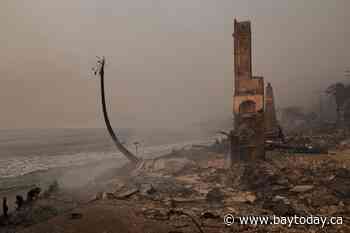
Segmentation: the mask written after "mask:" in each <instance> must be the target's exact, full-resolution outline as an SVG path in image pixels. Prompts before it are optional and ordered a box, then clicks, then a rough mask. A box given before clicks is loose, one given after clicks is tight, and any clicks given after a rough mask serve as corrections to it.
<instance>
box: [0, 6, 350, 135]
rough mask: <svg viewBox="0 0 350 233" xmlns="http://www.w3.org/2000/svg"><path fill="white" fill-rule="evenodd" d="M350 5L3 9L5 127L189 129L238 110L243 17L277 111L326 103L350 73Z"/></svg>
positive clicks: (0, 123) (0, 46) (0, 75)
mask: <svg viewBox="0 0 350 233" xmlns="http://www.w3.org/2000/svg"><path fill="white" fill-rule="evenodd" d="M349 9H350V1H348V0H333V1H320V0H310V1H304V0H265V1H259V0H234V1H233V0H220V1H212V0H177V1H170V0H162V1H160V0H148V1H129V0H128V1H127V0H117V1H112V0H106V1H97V0H84V1H83V0H69V1H68V0H61V1H47V0H34V1H25V0H15V1H13V0H3V1H1V3H0V17H1V20H0V28H1V29H2V31H1V37H0V51H1V53H0V58H1V63H0V83H1V85H0V93H1V94H0V95H1V98H0V106H1V117H0V128H59V127H103V126H104V123H103V120H102V114H101V113H100V112H101V109H100V96H99V95H100V94H99V83H98V79H97V78H95V77H93V75H92V72H91V68H92V67H93V66H94V64H95V62H96V59H95V56H96V55H98V56H105V57H106V58H107V66H106V84H107V100H108V103H109V107H110V112H111V120H112V123H113V124H114V125H115V126H117V127H121V126H123V127H141V128H142V127H143V128H152V127H157V128H176V129H189V128H190V127H197V126H198V124H200V123H201V122H210V121H213V120H214V121H215V120H217V121H221V120H227V119H230V117H231V112H232V107H231V106H232V91H233V65H232V64H233V57H232V52H233V48H232V47H233V46H232V36H231V34H232V32H233V18H234V17H236V18H237V19H238V20H248V19H249V20H251V21H252V33H253V73H254V74H256V75H262V76H264V77H265V80H266V81H269V82H271V83H272V85H273V86H274V88H275V97H276V102H277V105H278V106H288V105H294V104H301V105H303V106H308V105H312V104H317V103H318V96H319V93H317V91H319V90H320V89H325V87H326V86H327V85H329V84H331V83H334V82H336V81H337V80H340V81H342V80H344V79H345V78H344V70H346V69H348V68H349V67H350V45H349V44H348V42H349V41H350V29H349V25H348V23H349V22H350V13H349Z"/></svg>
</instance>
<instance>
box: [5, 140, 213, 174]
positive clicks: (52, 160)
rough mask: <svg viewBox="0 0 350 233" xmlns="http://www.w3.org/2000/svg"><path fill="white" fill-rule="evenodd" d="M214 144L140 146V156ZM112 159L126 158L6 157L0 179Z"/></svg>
mask: <svg viewBox="0 0 350 233" xmlns="http://www.w3.org/2000/svg"><path fill="white" fill-rule="evenodd" d="M212 142H213V139H212V138H208V139H204V140H194V141H188V142H182V143H173V144H167V145H160V146H149V147H142V146H140V148H139V153H138V156H140V157H142V158H154V157H158V156H161V155H164V154H167V153H170V152H171V151H173V150H178V149H181V148H184V147H189V146H191V145H194V144H201V145H209V144H210V143H212ZM112 158H116V159H123V158H124V157H123V156H122V154H121V153H119V152H84V153H74V154H65V155H55V156H45V155H29V156H28V155H26V156H15V157H5V158H0V178H11V177H18V176H23V175H25V174H29V173H33V172H36V171H44V170H48V169H53V168H60V167H72V166H81V165H86V164H91V163H94V162H96V163H97V162H100V161H103V160H107V159H112Z"/></svg>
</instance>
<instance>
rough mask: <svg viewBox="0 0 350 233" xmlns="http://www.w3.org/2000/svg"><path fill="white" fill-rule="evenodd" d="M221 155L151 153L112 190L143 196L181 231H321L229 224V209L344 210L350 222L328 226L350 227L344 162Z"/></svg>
mask: <svg viewBox="0 0 350 233" xmlns="http://www.w3.org/2000/svg"><path fill="white" fill-rule="evenodd" d="M218 157H219V156H217V157H216V158H215V159H212V160H208V161H207V162H205V161H195V160H192V159H186V158H181V159H176V160H173V159H170V160H169V161H167V162H165V161H147V162H146V163H148V164H144V165H142V168H139V169H138V172H137V174H134V176H132V177H130V179H129V180H128V182H126V183H124V184H123V188H119V189H118V190H116V191H115V192H114V193H113V195H109V196H108V195H105V198H106V199H124V200H129V201H131V202H132V203H135V202H137V203H142V205H143V208H142V210H141V211H140V214H141V215H143V216H144V217H145V218H150V219H154V220H158V221H168V223H169V224H171V225H172V226H173V227H174V229H177V230H178V231H177V232H193V230H194V229H197V231H198V232H199V231H201V230H202V231H203V232H232V231H233V232H236V231H239V232H320V231H319V230H320V226H316V225H315V226H308V225H298V226H293V227H291V228H288V227H287V226H283V225H261V226H260V225H259V226H254V225H240V224H234V225H233V226H230V227H227V226H225V225H224V224H223V217H224V215H225V214H227V213H231V214H234V215H235V216H252V215H253V216H260V215H263V216H272V215H276V216H294V215H297V216H310V215H313V216H319V215H321V216H342V217H343V218H344V224H343V225H332V226H327V229H326V231H324V232H349V231H350V228H347V226H346V222H347V221H348V220H349V217H350V207H349V204H350V169H349V168H347V167H344V166H343V165H342V164H339V162H337V161H335V160H331V159H326V160H324V159H322V160H315V159H310V158H309V157H302V156H300V157H295V156H289V157H284V158H281V159H273V160H269V161H264V162H258V163H237V164H234V165H233V166H232V168H231V169H229V170H228V169H224V168H223V167H224V166H223V161H224V160H223V158H222V157H223V155H222V157H221V158H218ZM175 161H176V162H175ZM150 164H152V165H150ZM163 164H172V166H170V167H167V166H163ZM174 213H178V214H174ZM179 213H183V214H179ZM199 228H200V230H199ZM321 232H322V231H321Z"/></svg>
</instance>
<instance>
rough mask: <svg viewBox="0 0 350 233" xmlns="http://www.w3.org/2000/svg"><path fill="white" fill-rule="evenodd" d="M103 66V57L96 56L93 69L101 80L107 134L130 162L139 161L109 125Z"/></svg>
mask: <svg viewBox="0 0 350 233" xmlns="http://www.w3.org/2000/svg"><path fill="white" fill-rule="evenodd" d="M104 67H105V58H104V57H102V58H98V61H97V67H96V68H95V69H94V73H95V75H99V76H100V82H101V100H102V110H103V117H104V121H105V123H106V127H107V130H108V132H109V135H110V136H111V138H112V140H113V142H114V144H115V145H116V147H117V148H118V150H119V151H120V152H122V153H123V155H124V156H125V157H126V158H127V159H128V160H129V161H130V162H132V163H137V162H139V161H140V159H139V158H137V157H136V156H135V155H134V154H133V153H131V152H130V151H129V150H128V149H127V148H126V147H125V146H124V145H123V144H122V143H121V141H120V140H119V139H118V137H117V136H116V134H115V133H114V131H113V128H112V126H111V123H110V121H109V118H108V113H107V107H106V99H105V87H104Z"/></svg>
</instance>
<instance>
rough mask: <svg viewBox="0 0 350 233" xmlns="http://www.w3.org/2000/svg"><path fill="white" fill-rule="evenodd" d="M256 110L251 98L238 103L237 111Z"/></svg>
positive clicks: (252, 111)
mask: <svg viewBox="0 0 350 233" xmlns="http://www.w3.org/2000/svg"><path fill="white" fill-rule="evenodd" d="M255 112H256V103H255V102H254V101H252V100H247V101H244V102H243V103H241V104H240V105H239V113H240V114H245V113H255Z"/></svg>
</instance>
